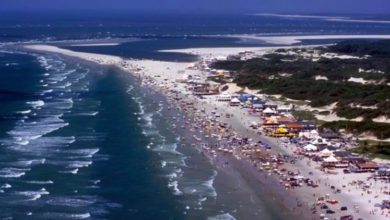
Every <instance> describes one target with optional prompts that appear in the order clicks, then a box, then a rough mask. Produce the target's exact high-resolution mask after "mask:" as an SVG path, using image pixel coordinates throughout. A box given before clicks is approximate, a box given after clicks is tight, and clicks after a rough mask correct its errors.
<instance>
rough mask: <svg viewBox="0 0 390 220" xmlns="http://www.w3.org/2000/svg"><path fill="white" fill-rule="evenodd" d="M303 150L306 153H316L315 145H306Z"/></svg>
mask: <svg viewBox="0 0 390 220" xmlns="http://www.w3.org/2000/svg"><path fill="white" fill-rule="evenodd" d="M303 149H305V150H306V151H316V150H318V148H317V147H316V146H315V145H313V144H308V145H306V146H304V147H303Z"/></svg>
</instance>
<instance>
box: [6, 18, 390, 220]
mask: <svg viewBox="0 0 390 220" xmlns="http://www.w3.org/2000/svg"><path fill="white" fill-rule="evenodd" d="M68 18H69V16H67V15H62V14H58V15H50V14H46V15H45V14H44V15H39V16H29V15H28V14H22V15H14V14H5V15H4V16H2V17H1V18H0V42H2V43H3V45H2V49H3V50H2V51H1V52H0V106H1V108H0V218H4V219H84V218H86V219H87V218H90V219H207V218H208V217H212V216H216V217H215V218H216V219H231V218H232V216H235V214H234V213H235V211H237V210H236V209H237V208H238V205H239V204H233V205H231V206H229V205H228V204H225V203H224V201H219V200H218V189H216V188H215V187H214V180H215V178H216V176H217V175H218V174H217V172H216V170H215V168H214V167H213V166H212V165H211V164H210V163H209V162H208V160H207V159H206V158H203V157H202V156H201V155H200V154H199V152H197V151H196V150H195V149H193V148H191V147H190V146H186V145H185V143H184V142H182V140H181V138H182V137H181V136H180V134H179V133H178V132H176V131H174V130H173V129H171V127H170V121H169V120H167V115H166V112H165V110H166V109H164V108H165V106H166V105H165V104H164V103H165V101H166V100H164V98H163V97H161V96H160V95H159V94H157V93H153V92H152V91H150V90H148V89H144V88H142V87H140V86H139V85H140V82H139V81H137V79H136V78H133V77H131V76H129V74H126V73H123V72H121V71H120V70H118V69H116V68H114V67H105V68H103V67H100V66H97V65H94V64H91V63H87V62H84V61H81V60H78V59H73V58H68V57H62V56H59V55H54V54H38V53H32V52H25V51H24V50H23V49H20V48H19V47H18V46H17V45H16V46H15V45H14V43H15V42H48V41H49V42H50V43H54V44H59V43H60V44H61V45H63V46H64V45H65V44H67V42H68V40H74V39H82V40H83V39H100V38H137V39H139V41H132V42H127V43H123V44H120V45H119V46H103V47H102V46H99V47H75V46H69V45H68V46H64V47H67V48H71V49H73V50H78V51H86V52H98V53H105V54H113V55H118V56H123V57H130V58H148V59H158V60H170V61H190V60H194V59H196V57H194V56H189V55H183V54H177V53H159V52H158V50H162V49H175V48H187V47H212V46H237V45H239V46H243V45H244V46H254V45H262V44H261V43H259V42H255V43H254V42H246V43H243V42H240V41H237V40H235V39H232V38H224V37H223V35H224V34H244V33H256V34H262V35H275V34H276V35H284V34H287V35H290V34H292V35H296V34H389V33H390V28H389V27H390V25H389V24H383V23H377V24H375V23H374V24H373V23H353V22H330V21H324V20H311V19H286V18H275V17H256V16H250V15H193V16H188V15H187V16H186V15H183V14H178V15H175V14H172V15H169V16H167V15H158V14H157V15H153V16H145V15H139V14H134V15H123V14H119V15H117V16H115V17H113V16H109V15H104V14H103V15H99V16H97V15H93V16H90V17H87V16H84V17H83V16H79V15H74V16H72V20H69V19H68ZM385 18H386V17H381V18H380V19H385ZM205 35H209V36H205ZM210 35H213V36H212V37H211V36H210ZM215 35H221V37H217V36H215ZM53 41H56V42H53ZM169 114H171V115H170V117H177V118H179V117H180V115H177V114H176V113H175V112H170V113H169ZM182 144H183V145H184V146H183V145H182ZM235 205H236V206H235ZM266 207H267V206H266V205H264V207H261V209H263V216H262V219H282V217H281V216H280V213H278V211H279V210H271V209H267V208H266ZM215 218H214V219H215Z"/></svg>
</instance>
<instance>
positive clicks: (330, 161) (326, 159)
mask: <svg viewBox="0 0 390 220" xmlns="http://www.w3.org/2000/svg"><path fill="white" fill-rule="evenodd" d="M324 161H325V162H327V163H337V162H339V160H337V159H336V158H335V157H334V156H329V157H327V158H325V159H324Z"/></svg>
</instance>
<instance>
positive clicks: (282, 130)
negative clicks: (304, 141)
mask: <svg viewBox="0 0 390 220" xmlns="http://www.w3.org/2000/svg"><path fill="white" fill-rule="evenodd" d="M275 133H277V134H286V133H288V130H287V129H286V128H284V127H278V128H277V129H276V131H275Z"/></svg>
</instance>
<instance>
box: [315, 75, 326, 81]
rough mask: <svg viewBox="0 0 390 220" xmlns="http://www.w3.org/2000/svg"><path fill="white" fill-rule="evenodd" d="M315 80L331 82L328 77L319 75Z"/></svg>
mask: <svg viewBox="0 0 390 220" xmlns="http://www.w3.org/2000/svg"><path fill="white" fill-rule="evenodd" d="M314 79H315V80H325V81H328V80H329V79H328V77H326V76H320V75H317V76H316V77H315V78H314Z"/></svg>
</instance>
